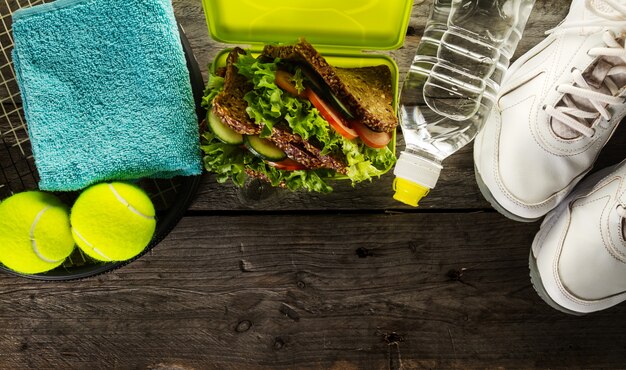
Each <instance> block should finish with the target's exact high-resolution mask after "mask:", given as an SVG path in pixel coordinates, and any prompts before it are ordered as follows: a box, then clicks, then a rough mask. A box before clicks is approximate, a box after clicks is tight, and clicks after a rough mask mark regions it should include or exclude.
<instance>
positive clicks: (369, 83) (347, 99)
mask: <svg viewBox="0 0 626 370" xmlns="http://www.w3.org/2000/svg"><path fill="white" fill-rule="evenodd" d="M263 54H264V55H267V56H269V57H271V58H280V59H285V60H294V61H296V62H299V63H304V64H306V65H308V66H309V67H310V68H312V69H313V70H314V71H315V72H316V73H317V74H318V75H319V76H320V77H321V79H322V80H323V81H324V82H325V83H326V84H327V85H328V87H329V88H330V91H332V93H333V94H335V95H336V96H337V97H338V98H339V99H340V100H341V101H342V102H343V103H344V104H346V105H347V106H348V107H350V109H351V110H352V112H353V113H354V114H355V116H356V118H357V119H359V120H360V121H361V122H362V123H363V124H364V125H366V126H368V127H369V128H371V129H372V130H374V131H379V132H382V131H384V132H392V131H393V130H394V129H395V128H396V127H397V126H398V118H397V117H396V114H395V112H394V109H393V89H392V81H391V71H390V70H389V67H387V66H385V65H380V66H375V67H363V68H335V67H333V66H331V65H330V64H328V62H327V61H326V59H324V57H322V56H321V55H320V54H319V53H318V51H317V50H315V48H314V47H313V46H312V45H311V44H310V43H308V42H307V41H306V40H304V39H300V41H299V42H298V43H296V44H293V45H285V46H277V45H267V46H265V48H264V49H263Z"/></svg>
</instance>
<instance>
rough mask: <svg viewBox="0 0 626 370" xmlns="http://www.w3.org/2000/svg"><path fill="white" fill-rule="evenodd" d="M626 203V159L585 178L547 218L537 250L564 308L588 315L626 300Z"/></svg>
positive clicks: (547, 282)
mask: <svg viewBox="0 0 626 370" xmlns="http://www.w3.org/2000/svg"><path fill="white" fill-rule="evenodd" d="M607 173H608V175H606V174H607ZM604 175H606V177H604V178H602V177H603V176H604ZM598 177H599V178H600V180H599V182H598V179H597V178H598ZM625 206H626V161H625V162H622V163H621V164H620V165H618V166H617V167H616V168H611V169H607V170H605V171H603V172H601V173H600V174H599V176H598V175H594V176H592V178H590V179H588V180H585V181H584V182H583V183H582V184H581V186H580V187H577V188H576V190H575V191H574V192H573V193H572V194H571V195H570V196H569V197H568V198H567V199H566V200H565V202H564V203H563V204H561V205H560V206H559V207H558V208H556V209H555V210H554V211H552V212H551V213H549V214H548V216H546V219H545V220H544V222H543V224H542V225H541V229H540V231H539V233H538V234H537V236H536V237H535V240H534V242H533V249H532V253H533V256H534V258H535V260H536V266H537V273H538V274H539V277H540V279H541V283H542V285H543V288H544V289H545V292H546V293H547V294H548V296H549V299H551V300H552V301H553V302H554V303H556V304H557V305H558V306H560V307H562V308H565V309H566V310H569V311H574V312H579V313H588V312H593V311H598V310H602V309H605V308H608V307H611V306H613V305H615V304H617V303H620V302H622V301H624V300H626V241H625V240H624V229H623V227H624V217H626V209H624V207H625Z"/></svg>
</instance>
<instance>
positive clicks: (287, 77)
mask: <svg viewBox="0 0 626 370" xmlns="http://www.w3.org/2000/svg"><path fill="white" fill-rule="evenodd" d="M292 78H293V75H292V74H291V73H289V72H287V71H283V70H280V69H279V70H277V71H276V80H275V82H276V85H278V87H280V88H281V89H283V90H285V91H286V92H288V93H289V94H291V95H293V96H298V97H301V98H303V97H304V96H303V95H301V94H300V93H299V92H298V89H297V88H296V85H294V84H293V82H292V81H291V79H292Z"/></svg>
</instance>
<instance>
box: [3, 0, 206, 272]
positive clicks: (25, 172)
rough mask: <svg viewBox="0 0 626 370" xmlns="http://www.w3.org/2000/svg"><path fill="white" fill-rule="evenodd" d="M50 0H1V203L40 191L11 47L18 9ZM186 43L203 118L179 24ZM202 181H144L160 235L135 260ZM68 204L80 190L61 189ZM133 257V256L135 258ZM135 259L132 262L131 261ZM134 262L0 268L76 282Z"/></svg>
mask: <svg viewBox="0 0 626 370" xmlns="http://www.w3.org/2000/svg"><path fill="white" fill-rule="evenodd" d="M49 1H50V0H0V201H2V200H3V199H6V198H8V197H9V196H11V195H13V194H15V193H19V192H23V191H27V190H37V184H38V182H39V177H38V174H37V169H36V167H35V164H34V160H33V155H32V151H31V145H30V140H29V137H28V128H27V122H26V120H25V118H24V110H23V108H22V100H21V97H20V91H19V88H18V85H17V81H16V77H15V70H14V69H13V61H12V60H11V51H12V50H13V35H12V33H11V29H12V28H11V24H12V22H11V19H12V15H13V13H14V12H15V11H17V10H18V9H20V8H22V7H31V6H34V5H38V4H42V3H45V2H49ZM179 31H180V36H181V42H182V46H183V50H184V52H185V58H186V60H187V68H188V70H189V74H190V78H191V85H192V90H193V95H194V99H195V102H196V113H197V115H198V120H199V121H200V120H202V119H203V118H204V117H205V115H206V112H204V110H203V108H202V107H201V106H200V101H201V98H202V94H203V89H204V82H203V79H202V74H201V73H200V68H199V67H198V62H197V61H196V59H195V57H194V55H193V51H192V49H191V46H190V44H189V41H188V40H187V38H186V36H185V33H184V30H183V29H182V27H180V26H179ZM199 184H200V176H193V177H178V178H173V179H168V180H154V179H143V180H141V181H139V186H141V187H142V188H143V189H144V190H145V191H146V192H147V193H148V194H149V195H150V198H151V199H152V201H153V203H154V206H155V209H156V218H157V226H156V232H155V235H154V237H153V239H152V241H151V242H150V244H149V245H148V247H147V248H146V249H145V250H144V251H143V252H142V253H141V254H140V255H139V256H137V257H135V259H136V258H139V257H140V256H141V255H143V254H145V253H146V252H148V251H149V250H150V249H152V248H153V247H154V246H155V245H157V244H158V243H159V242H160V241H161V240H163V238H165V237H166V236H167V234H169V232H170V231H171V230H172V229H173V228H174V226H176V224H177V223H178V221H179V220H180V219H181V218H182V216H183V215H184V213H185V211H186V209H187V208H188V207H189V204H190V203H191V201H192V199H193V196H194V195H195V193H196V191H197V189H198V186H199ZM56 195H57V196H59V197H60V198H61V199H62V200H63V201H64V202H65V203H66V204H67V205H69V206H71V205H72V204H73V202H74V200H75V199H76V198H77V196H78V193H77V192H76V193H57V194H56ZM133 260H134V259H133ZM131 261H132V260H131ZM131 261H124V262H111V263H104V262H100V261H95V260H93V259H91V258H89V257H88V256H86V255H85V254H83V253H82V252H81V251H80V249H78V248H76V249H75V251H74V252H73V254H72V255H71V256H70V257H69V258H67V259H66V261H65V262H64V263H63V264H62V265H61V266H59V267H57V268H56V269H54V270H52V271H49V272H46V273H42V274H35V275H22V274H18V273H16V272H14V271H12V270H10V269H8V268H6V267H4V266H2V265H1V264H0V270H4V271H6V272H8V273H11V274H15V275H19V276H25V277H28V278H33V279H40V280H73V279H80V278H84V277H88V276H93V275H98V274H101V273H104V272H108V271H111V270H114V269H116V268H119V267H121V266H123V265H125V264H128V263H130V262H131Z"/></svg>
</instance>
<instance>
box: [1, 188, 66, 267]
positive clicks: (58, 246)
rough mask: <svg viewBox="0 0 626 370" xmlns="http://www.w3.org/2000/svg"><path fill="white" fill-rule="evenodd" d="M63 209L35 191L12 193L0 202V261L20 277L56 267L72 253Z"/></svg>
mask: <svg viewBox="0 0 626 370" xmlns="http://www.w3.org/2000/svg"><path fill="white" fill-rule="evenodd" d="M73 249H74V239H72V232H71V231H70V220H69V212H68V209H67V207H65V205H64V204H63V203H62V202H61V201H60V200H59V199H58V198H57V197H55V196H54V195H52V194H48V193H42V192H39V191H28V192H23V193H18V194H15V195H13V196H11V197H9V198H7V199H5V200H4V201H3V202H1V203H0V262H2V264H4V265H5V266H6V267H8V268H10V269H11V270H14V271H16V272H19V273H22V274H37V273H41V272H45V271H49V270H52V269H53V268H55V267H57V266H59V265H60V264H62V263H63V261H64V260H65V259H66V258H67V257H68V256H69V255H70V254H71V253H72V250H73Z"/></svg>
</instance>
